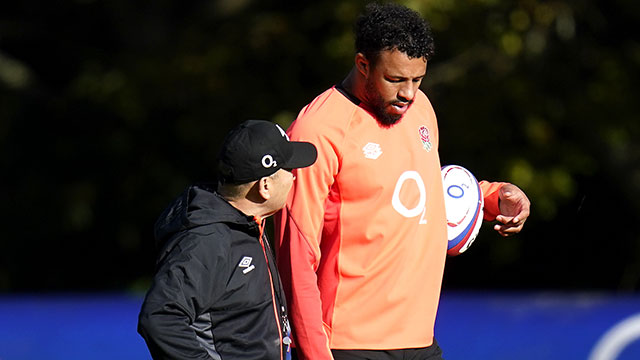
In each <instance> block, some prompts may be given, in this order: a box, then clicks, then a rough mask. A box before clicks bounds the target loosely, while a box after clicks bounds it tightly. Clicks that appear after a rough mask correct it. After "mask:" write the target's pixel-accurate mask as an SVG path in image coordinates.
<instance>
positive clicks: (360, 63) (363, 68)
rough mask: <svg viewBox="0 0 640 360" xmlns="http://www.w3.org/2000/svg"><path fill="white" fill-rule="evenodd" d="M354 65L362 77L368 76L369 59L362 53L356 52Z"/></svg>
mask: <svg viewBox="0 0 640 360" xmlns="http://www.w3.org/2000/svg"><path fill="white" fill-rule="evenodd" d="M355 65H356V68H357V69H358V71H359V72H360V74H361V75H362V76H364V77H368V76H369V66H370V63H369V59H367V57H366V56H364V54H363V53H357V54H356V58H355Z"/></svg>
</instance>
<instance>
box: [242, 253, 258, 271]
mask: <svg viewBox="0 0 640 360" xmlns="http://www.w3.org/2000/svg"><path fill="white" fill-rule="evenodd" d="M252 261H253V258H252V257H251V256H245V257H243V258H242V260H240V264H238V267H241V268H244V270H242V273H243V274H246V273H248V272H249V271H251V270H253V269H255V268H256V267H255V265H251V262H252Z"/></svg>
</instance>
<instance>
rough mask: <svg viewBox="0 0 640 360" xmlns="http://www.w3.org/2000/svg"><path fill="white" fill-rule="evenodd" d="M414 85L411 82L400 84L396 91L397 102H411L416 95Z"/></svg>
mask: <svg viewBox="0 0 640 360" xmlns="http://www.w3.org/2000/svg"><path fill="white" fill-rule="evenodd" d="M416 88H417V86H416V84H414V83H413V81H407V82H404V83H402V85H401V86H400V89H398V100H400V101H403V102H409V101H411V100H413V97H414V96H415V94H416Z"/></svg>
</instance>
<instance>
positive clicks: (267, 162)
mask: <svg viewBox="0 0 640 360" xmlns="http://www.w3.org/2000/svg"><path fill="white" fill-rule="evenodd" d="M262 166H264V167H265V168H267V169H268V168H272V167H276V166H278V163H277V162H276V161H275V160H273V156H271V155H269V154H267V155H265V156H263V157H262Z"/></svg>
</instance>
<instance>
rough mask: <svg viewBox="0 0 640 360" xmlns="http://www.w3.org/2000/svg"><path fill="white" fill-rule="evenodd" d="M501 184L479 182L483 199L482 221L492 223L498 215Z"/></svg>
mask: <svg viewBox="0 0 640 360" xmlns="http://www.w3.org/2000/svg"><path fill="white" fill-rule="evenodd" d="M502 185H504V183H502V182H489V181H485V180H483V181H480V189H482V195H483V197H484V219H485V220H486V221H493V220H495V219H496V216H498V215H500V201H499V200H500V188H501V187H502Z"/></svg>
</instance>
